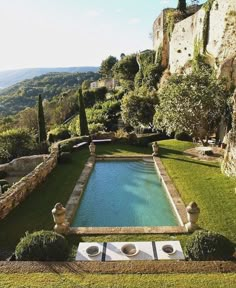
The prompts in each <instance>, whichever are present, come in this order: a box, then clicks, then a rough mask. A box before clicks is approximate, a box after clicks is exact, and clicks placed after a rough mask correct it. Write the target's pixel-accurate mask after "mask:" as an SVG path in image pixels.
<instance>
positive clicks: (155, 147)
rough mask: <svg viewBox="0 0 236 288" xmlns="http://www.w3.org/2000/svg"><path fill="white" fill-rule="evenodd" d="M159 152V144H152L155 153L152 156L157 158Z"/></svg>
mask: <svg viewBox="0 0 236 288" xmlns="http://www.w3.org/2000/svg"><path fill="white" fill-rule="evenodd" d="M158 150H159V146H158V144H157V142H154V143H153V144H152V151H153V153H152V156H157V155H158Z"/></svg>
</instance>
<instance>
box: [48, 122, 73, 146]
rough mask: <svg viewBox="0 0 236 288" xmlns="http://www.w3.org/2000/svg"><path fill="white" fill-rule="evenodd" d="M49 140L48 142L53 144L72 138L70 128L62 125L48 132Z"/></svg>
mask: <svg viewBox="0 0 236 288" xmlns="http://www.w3.org/2000/svg"><path fill="white" fill-rule="evenodd" d="M47 138H48V141H49V142H50V143H52V142H56V141H59V140H64V139H67V138H70V133H69V130H68V128H66V127H65V126H63V125H61V126H59V127H56V128H54V129H52V130H50V131H49V132H48V136H47Z"/></svg>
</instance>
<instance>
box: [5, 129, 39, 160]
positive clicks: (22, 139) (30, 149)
mask: <svg viewBox="0 0 236 288" xmlns="http://www.w3.org/2000/svg"><path fill="white" fill-rule="evenodd" d="M0 147H1V151H4V157H5V159H6V158H7V160H8V161H9V160H12V159H14V158H17V157H21V156H27V155H32V154H33V153H34V152H35V149H36V148H37V143H36V141H35V138H34V137H33V135H31V133H30V131H28V130H26V129H11V130H7V131H5V132H2V133H0ZM4 157H3V158H4ZM3 158H2V156H1V155H0V159H3Z"/></svg>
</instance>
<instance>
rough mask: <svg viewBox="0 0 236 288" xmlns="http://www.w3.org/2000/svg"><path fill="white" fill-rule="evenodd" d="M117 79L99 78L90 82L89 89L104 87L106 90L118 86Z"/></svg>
mask: <svg viewBox="0 0 236 288" xmlns="http://www.w3.org/2000/svg"><path fill="white" fill-rule="evenodd" d="M118 84H119V83H118V81H117V80H116V79H114V78H106V79H99V80H98V81H95V82H92V83H91V84H90V88H91V89H96V88H101V87H106V88H107V90H114V89H115V88H116V87H117V86H118Z"/></svg>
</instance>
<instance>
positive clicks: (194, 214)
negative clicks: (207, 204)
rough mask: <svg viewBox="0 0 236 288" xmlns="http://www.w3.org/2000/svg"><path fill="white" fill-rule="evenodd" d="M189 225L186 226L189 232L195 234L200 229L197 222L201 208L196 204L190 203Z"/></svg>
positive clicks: (187, 208)
mask: <svg viewBox="0 0 236 288" xmlns="http://www.w3.org/2000/svg"><path fill="white" fill-rule="evenodd" d="M186 211H187V219H188V221H189V222H188V223H187V224H186V225H185V227H186V229H187V230H188V232H194V231H195V230H197V229H198V228H199V227H198V225H197V221H198V218H199V214H200V208H199V207H198V206H197V203H196V202H190V203H189V205H188V206H187V207H186Z"/></svg>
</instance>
